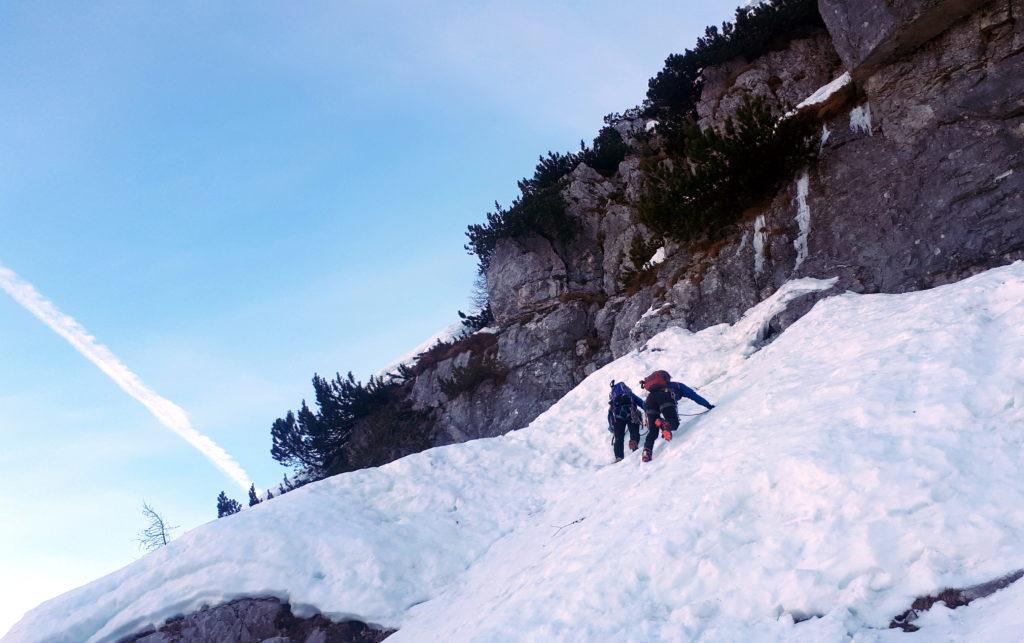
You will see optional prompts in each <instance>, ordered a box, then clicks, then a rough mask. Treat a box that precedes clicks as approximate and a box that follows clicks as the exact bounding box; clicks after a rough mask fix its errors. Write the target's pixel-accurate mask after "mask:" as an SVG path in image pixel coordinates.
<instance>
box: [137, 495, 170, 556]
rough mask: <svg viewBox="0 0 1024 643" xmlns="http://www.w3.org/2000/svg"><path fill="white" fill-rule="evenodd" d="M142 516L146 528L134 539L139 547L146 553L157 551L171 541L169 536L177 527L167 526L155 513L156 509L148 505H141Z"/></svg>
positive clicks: (144, 503) (161, 517)
mask: <svg viewBox="0 0 1024 643" xmlns="http://www.w3.org/2000/svg"><path fill="white" fill-rule="evenodd" d="M142 515H143V517H144V518H145V519H146V521H147V523H146V528H145V529H140V530H139V537H138V538H137V539H136V540H137V541H138V543H139V547H141V548H142V549H145V550H146V551H153V550H154V549H159V548H161V547H163V546H164V545H166V544H167V543H169V542H170V541H171V535H172V534H173V532H174V530H175V529H177V528H178V526H177V525H169V524H167V521H166V520H164V517H163V516H161V515H160V514H159V513H157V511H156V509H153V508H152V507H150V506H149V503H146V502H143V503H142Z"/></svg>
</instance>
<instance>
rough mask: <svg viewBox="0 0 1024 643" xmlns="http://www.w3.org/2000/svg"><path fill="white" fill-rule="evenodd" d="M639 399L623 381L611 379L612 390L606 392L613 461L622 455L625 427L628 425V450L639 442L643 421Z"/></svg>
mask: <svg viewBox="0 0 1024 643" xmlns="http://www.w3.org/2000/svg"><path fill="white" fill-rule="evenodd" d="M643 407H644V401H643V400H641V399H640V398H639V397H637V396H636V394H634V393H633V391H631V390H630V388H629V387H628V386H626V385H625V384H624V383H623V382H616V381H615V380H612V390H611V392H610V393H609V394H608V430H609V431H611V432H612V436H613V437H612V451H613V452H614V454H615V461H616V462H618V461H619V460H621V459H622V457H623V449H622V440H623V438H625V434H626V428H627V427H629V450H630V451H636V449H637V447H638V446H639V443H640V423H641V422H643V415H642V414H641V412H640V411H641V409H643Z"/></svg>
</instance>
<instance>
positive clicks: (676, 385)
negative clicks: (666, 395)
mask: <svg viewBox="0 0 1024 643" xmlns="http://www.w3.org/2000/svg"><path fill="white" fill-rule="evenodd" d="M668 390H669V392H670V393H671V394H672V397H674V398H676V402H678V401H679V400H680V399H681V398H684V397H685V398H686V399H688V400H693V401H694V402H696V403H697V404H700V405H701V406H703V407H704V408H706V409H708V410H711V409H713V408H715V407H714V405H713V404H712V403H711V402H708V401H707V400H705V399H704V398H702V397H701V396H700V395H698V394H697V391H695V390H693V389H692V388H690V387H689V386H687V385H686V384H683V383H682V382H669V383H668Z"/></svg>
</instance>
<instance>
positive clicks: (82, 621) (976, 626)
mask: <svg viewBox="0 0 1024 643" xmlns="http://www.w3.org/2000/svg"><path fill="white" fill-rule="evenodd" d="M830 285H831V282H828V281H819V280H813V279H804V280H800V281H797V282H792V283H790V284H787V285H786V286H785V287H784V288H783V289H781V290H780V291H779V292H778V293H776V295H774V296H773V297H772V298H771V299H769V300H767V301H765V302H763V303H761V304H759V305H758V306H757V307H755V308H754V309H752V310H751V311H750V312H749V313H748V314H747V316H746V317H744V319H742V320H741V321H740V322H738V323H737V324H735V325H732V326H728V325H721V326H716V327H713V328H709V329H706V330H704V331H701V332H699V333H696V334H693V333H689V332H687V331H685V330H682V329H679V328H672V329H668V330H666V331H665V332H663V333H661V334H659V335H658V336H657V337H655V338H654V339H652V340H651V341H650V342H649V343H648V345H647V347H646V348H645V350H642V351H640V352H637V353H632V354H629V355H627V356H624V357H623V358H621V359H619V360H617V361H615V362H613V363H612V364H609V365H608V366H606V367H605V368H603V369H601V370H599V371H597V372H596V373H594V374H593V375H592V376H591V377H589V378H588V379H587V380H585V381H584V382H583V383H582V384H581V385H580V386H579V387H577V388H576V389H574V390H573V391H571V392H570V393H569V394H568V395H566V396H565V398H563V399H562V400H561V401H560V402H559V403H557V404H556V405H554V406H553V407H552V408H551V409H550V410H549V411H547V412H546V413H544V414H543V415H541V416H540V417H539V418H537V420H535V421H534V422H533V423H532V424H531V425H530V426H529V427H528V428H526V429H524V430H522V431H517V432H514V433H512V434H509V435H506V436H503V437H499V438H493V439H486V440H477V441H474V442H469V443H466V444H459V445H452V446H447V447H441V448H436V449H432V450H430V451H427V452H424V453H421V454H417V455H414V456H410V457H407V458H403V459H402V460H399V461H396V462H393V463H391V464H389V465H386V466H384V467H381V468H379V469H372V470H364V471H358V472H354V473H350V474H345V475H341V476H337V477H334V478H331V479H329V480H325V481H323V482H320V483H317V484H312V485H309V486H307V487H304V488H302V489H299V490H296V491H293V492H291V493H289V494H287V495H285V496H282V497H279V498H276V499H274V500H272V501H270V502H266V503H262V504H260V505H258V506H256V507H254V508H253V509H252V510H250V511H245V512H242V513H240V514H237V515H235V516H232V517H229V518H225V519H221V520H217V521H214V522H212V523H210V524H207V525H204V526H203V527H200V528H198V529H195V530H193V531H192V532H189V533H188V534H185V535H183V536H182V537H181V538H179V539H178V540H176V541H174V542H173V543H171V545H169V546H168V547H165V548H164V549H162V550H159V551H157V552H155V553H153V554H150V555H148V556H146V557H145V558H143V559H141V560H139V561H137V562H135V563H133V564H132V565H129V566H128V567H126V568H124V569H122V570H120V571H118V572H115V573H114V574H111V575H109V576H107V577H104V578H101V579H99V580H97V581H95V582H93V583H91V584H89V585H86V586H84V587H82V588H79V589H77V590H75V591H73V592H69V593H68V594H65V595H63V596H60V597H58V598H55V599H53V600H51V601H48V602H47V603H44V604H43V605H41V606H40V607H38V608H36V609H35V610H33V611H32V612H30V613H29V614H27V615H26V616H25V618H24V619H23V620H22V621H21V622H20V623H19V624H18V625H16V626H15V628H14V629H13V630H12V631H11V632H10V633H9V634H8V636H7V637H6V638H5V639H4V641H12V642H13V641H38V640H47V641H50V640H52V641H76V642H77V641H112V640H116V639H117V638H118V637H120V636H123V635H126V634H129V633H132V632H135V631H138V630H140V629H142V628H144V627H146V626H149V625H152V624H158V623H160V622H161V621H162V620H163V619H165V618H166V617H168V616H172V615H174V614H177V613H182V612H187V611H190V610H194V609H196V608H197V607H199V606H200V605H202V604H203V603H217V602H221V601H224V600H230V599H232V598H235V597H240V596H259V595H274V596H279V597H281V598H286V599H288V600H290V601H291V602H292V604H293V605H294V606H296V608H297V609H296V611H297V612H300V613H310V612H312V611H314V610H317V609H319V610H322V611H323V612H325V613H326V614H327V615H329V616H331V617H334V618H339V617H356V618H360V619H363V620H366V621H369V622H373V623H378V624H382V625H388V626H392V627H398V628H400V630H399V631H398V632H397V633H396V634H395V635H394V636H393V640H396V641H423V640H440V641H465V640H476V641H505V640H531V641H548V640H572V641H595V640H600V641H604V640H624V641H626V640H629V641H648V640H706V641H783V640H815V641H844V640H855V641H890V640H894V639H900V640H903V639H904V638H907V637H915V638H914V639H910V638H907V640H917V641H927V640H958V639H960V638H972V637H973V638H976V637H974V635H975V634H979V633H984V639H985V640H987V641H1001V640H1019V639H1020V628H1021V618H1020V616H1019V615H1020V613H1021V611H1022V610H1021V605H1022V600H1024V589H1022V587H1020V586H1018V585H1020V583H1018V584H1017V585H1014V586H1011V587H1010V588H1008V589H1006V590H1004V591H1002V592H1000V593H998V594H996V595H994V596H992V597H990V598H987V599H982V600H980V601H978V602H976V603H975V604H973V605H971V606H969V607H967V608H962V609H960V610H956V611H950V610H944V609H943V608H941V607H940V608H937V609H936V610H933V612H931V613H928V614H926V615H925V616H924V617H923V618H922V619H921V621H920V622H919V624H921V625H923V629H922V631H921V632H918V633H915V634H903V633H902V632H899V631H893V630H887V629H884V628H885V627H886V626H887V624H888V622H889V620H890V619H891V618H892V617H893V616H894V615H896V614H898V613H900V612H902V611H904V610H905V609H907V608H908V607H909V605H910V603H911V601H912V600H913V598H914V597H915V596H918V595H922V594H928V593H933V592H935V591H937V590H939V589H941V588H943V587H945V586H966V585H973V584H976V583H979V582H983V581H987V580H989V579H992V578H995V577H998V576H1001V575H1003V574H1005V573H1007V572H1008V571H1011V570H1014V569H1018V568H1022V567H1024V458H1022V456H1024V359H1022V358H1024V305H1022V301H1024V263H1017V264H1014V265H1012V266H1008V267H1005V268H1000V269H995V270H991V271H989V272H986V273H984V274H982V275H979V276H977V277H974V278H971V279H969V280H965V281H963V282H960V283H957V284H953V285H950V286H944V287H941V288H936V289H934V290H930V291H925V292H919V293H911V294H904V295H864V296H861V295H852V294H846V295H839V296H834V297H831V298H828V299H826V300H823V301H821V302H819V303H818V304H817V305H816V306H815V307H814V309H813V310H812V311H811V312H810V313H808V314H807V315H805V316H804V317H803V318H801V319H800V320H799V321H798V322H796V323H795V324H794V325H792V326H791V327H790V328H789V329H788V330H786V332H784V333H783V334H782V335H781V336H779V337H778V338H777V339H776V340H775V341H774V342H773V343H771V344H770V345H768V346H767V347H765V348H763V349H761V350H756V345H757V341H758V337H759V336H760V334H761V333H762V332H763V329H764V326H765V323H766V322H767V320H769V319H770V318H771V317H772V316H773V315H774V314H776V313H777V312H778V311H779V310H781V309H782V308H783V307H784V305H785V302H786V301H788V300H791V299H793V298H794V297H797V296H799V295H800V294H803V293H806V292H808V291H813V290H818V289H822V288H826V287H828V286H830ZM654 368H667V369H669V370H671V371H672V372H673V373H674V374H677V375H678V376H679V378H680V379H682V380H683V381H686V382H687V383H689V384H691V385H693V386H695V387H697V388H698V389H699V390H700V392H701V393H702V394H704V395H705V396H706V397H708V398H709V399H711V401H712V402H714V403H716V404H717V405H718V408H716V409H715V410H714V411H712V412H711V413H709V414H707V415H701V416H698V417H694V418H691V419H690V420H689V422H688V423H687V424H686V425H685V430H684V431H681V432H680V433H679V434H678V435H677V437H676V439H675V440H674V441H673V442H672V443H670V444H666V443H664V442H662V441H660V440H659V442H658V445H657V447H656V451H655V459H654V462H652V463H650V464H647V465H642V464H641V463H640V462H639V461H638V458H637V457H636V454H633V455H632V456H630V457H627V459H626V461H625V462H623V463H620V464H617V465H609V464H608V463H609V462H610V460H611V449H610V446H609V445H608V433H607V431H606V430H605V427H604V414H605V405H604V400H605V396H606V393H607V387H608V382H609V381H610V380H612V379H621V380H625V381H627V382H628V381H636V380H637V379H639V377H640V376H641V375H643V374H645V373H646V372H648V371H650V370H652V369H654ZM687 404H689V403H687ZM681 410H682V412H684V413H687V412H694V411H696V410H698V409H696V408H695V407H684V408H682V409H681ZM943 612H945V613H943ZM807 617H813V618H810V619H809V620H805V621H803V622H801V623H797V624H794V620H802V619H805V618H807ZM981 628H986V629H984V630H983V629H981Z"/></svg>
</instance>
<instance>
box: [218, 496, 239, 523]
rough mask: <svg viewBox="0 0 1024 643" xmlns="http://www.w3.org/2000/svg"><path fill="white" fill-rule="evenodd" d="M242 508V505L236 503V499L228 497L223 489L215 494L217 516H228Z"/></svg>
mask: <svg viewBox="0 0 1024 643" xmlns="http://www.w3.org/2000/svg"><path fill="white" fill-rule="evenodd" d="M241 510H242V505H240V504H238V501H237V500H235V499H233V498H228V494H226V493H224V492H223V491H221V492H220V495H219V496H217V517H218V518H223V517H224V516H230V515H231V514H236V513H238V512H239V511H241Z"/></svg>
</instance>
